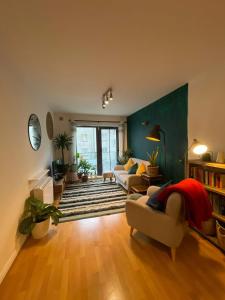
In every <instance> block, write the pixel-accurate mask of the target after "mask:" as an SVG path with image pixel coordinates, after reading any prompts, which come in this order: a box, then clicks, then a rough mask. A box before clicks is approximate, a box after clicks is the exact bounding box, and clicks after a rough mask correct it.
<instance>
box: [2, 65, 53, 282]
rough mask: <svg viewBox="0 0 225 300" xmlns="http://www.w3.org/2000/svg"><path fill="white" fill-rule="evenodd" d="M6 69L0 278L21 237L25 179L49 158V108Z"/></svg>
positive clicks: (39, 168) (16, 249) (27, 193)
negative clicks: (36, 126) (32, 127)
mask: <svg viewBox="0 0 225 300" xmlns="http://www.w3.org/2000/svg"><path fill="white" fill-rule="evenodd" d="M10 71H11V70H9V68H8V67H7V66H1V68H0V91H1V92H0V137H1V141H0V161H1V164H0V166H1V172H0V184H1V188H0V212H1V226H0V282H1V280H2V279H3V277H4V275H5V272H6V271H7V269H8V267H9V266H10V264H11V262H12V261H13V259H14V258H15V256H16V254H17V252H18V250H19V248H20V246H21V244H22V242H23V240H24V237H23V236H21V235H20V234H18V233H17V226H18V220H19V218H20V215H21V213H22V211H23V205H24V201H25V199H26V197H27V196H28V195H29V188H28V179H29V177H30V176H32V175H33V174H35V173H36V172H38V171H39V170H41V169H43V168H46V167H47V166H48V165H49V164H50V162H51V159H52V146H51V142H50V141H49V140H48V137H47V133H46V127H45V118H46V113H47V112H48V111H49V108H48V106H47V105H43V104H40V99H38V98H36V97H35V93H34V94H32V93H31V91H30V90H29V88H28V87H25V84H24V82H23V79H22V78H21V77H20V76H17V74H16V72H10ZM31 113H35V114H37V115H38V117H39V120H40V123H41V127H42V144H41V147H40V149H39V150H38V151H34V150H32V148H31V147H30V144H29V140H28V135H27V122H28V118H29V115H30V114H31Z"/></svg>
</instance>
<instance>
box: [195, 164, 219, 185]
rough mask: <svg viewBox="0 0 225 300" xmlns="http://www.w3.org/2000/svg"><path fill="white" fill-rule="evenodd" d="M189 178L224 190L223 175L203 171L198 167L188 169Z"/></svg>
mask: <svg viewBox="0 0 225 300" xmlns="http://www.w3.org/2000/svg"><path fill="white" fill-rule="evenodd" d="M190 177H192V178H194V179H196V180H198V181H200V182H201V183H203V184H205V185H208V186H211V187H215V188H220V189H225V174H224V173H217V172H212V171H209V170H204V169H203V168H202V167H199V166H192V167H191V168H190Z"/></svg>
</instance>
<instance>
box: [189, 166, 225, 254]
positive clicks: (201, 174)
mask: <svg viewBox="0 0 225 300" xmlns="http://www.w3.org/2000/svg"><path fill="white" fill-rule="evenodd" d="M188 165H189V167H188V172H189V177H191V178H194V179H196V180H198V181H200V182H201V183H202V184H203V185H204V186H205V189H206V190H207V191H208V193H209V199H210V201H211V203H212V207H213V214H212V216H213V218H214V220H218V221H220V222H223V223H224V226H225V164H219V163H211V162H203V161H200V160H190V161H189V163H188ZM214 225H215V221H214ZM215 228H216V227H215ZM196 231H198V230H196ZM198 232H199V231H198ZM199 233H200V234H201V235H202V236H203V237H205V238H206V239H207V240H209V241H210V242H211V243H213V244H214V245H215V246H216V247H218V248H220V250H222V251H223V252H224V253H225V248H222V247H221V245H220V244H219V243H218V240H217V237H216V230H215V233H214V235H213V234H212V233H211V234H210V235H209V234H206V233H204V232H202V231H201V232H199Z"/></svg>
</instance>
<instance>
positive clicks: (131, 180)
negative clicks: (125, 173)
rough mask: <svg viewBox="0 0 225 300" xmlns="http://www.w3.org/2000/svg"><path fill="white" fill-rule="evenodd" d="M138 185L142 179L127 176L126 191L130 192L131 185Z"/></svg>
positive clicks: (136, 176)
mask: <svg viewBox="0 0 225 300" xmlns="http://www.w3.org/2000/svg"><path fill="white" fill-rule="evenodd" d="M139 184H143V179H142V177H141V176H138V175H135V174H133V175H129V177H128V178H127V187H128V191H129V190H130V188H131V186H132V185H139Z"/></svg>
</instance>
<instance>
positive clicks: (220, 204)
mask: <svg viewBox="0 0 225 300" xmlns="http://www.w3.org/2000/svg"><path fill="white" fill-rule="evenodd" d="M209 199H210V202H211V204H212V207H213V211H214V212H215V213H217V214H219V215H225V202H224V197H223V196H220V195H217V194H212V193H210V195H209Z"/></svg>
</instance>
